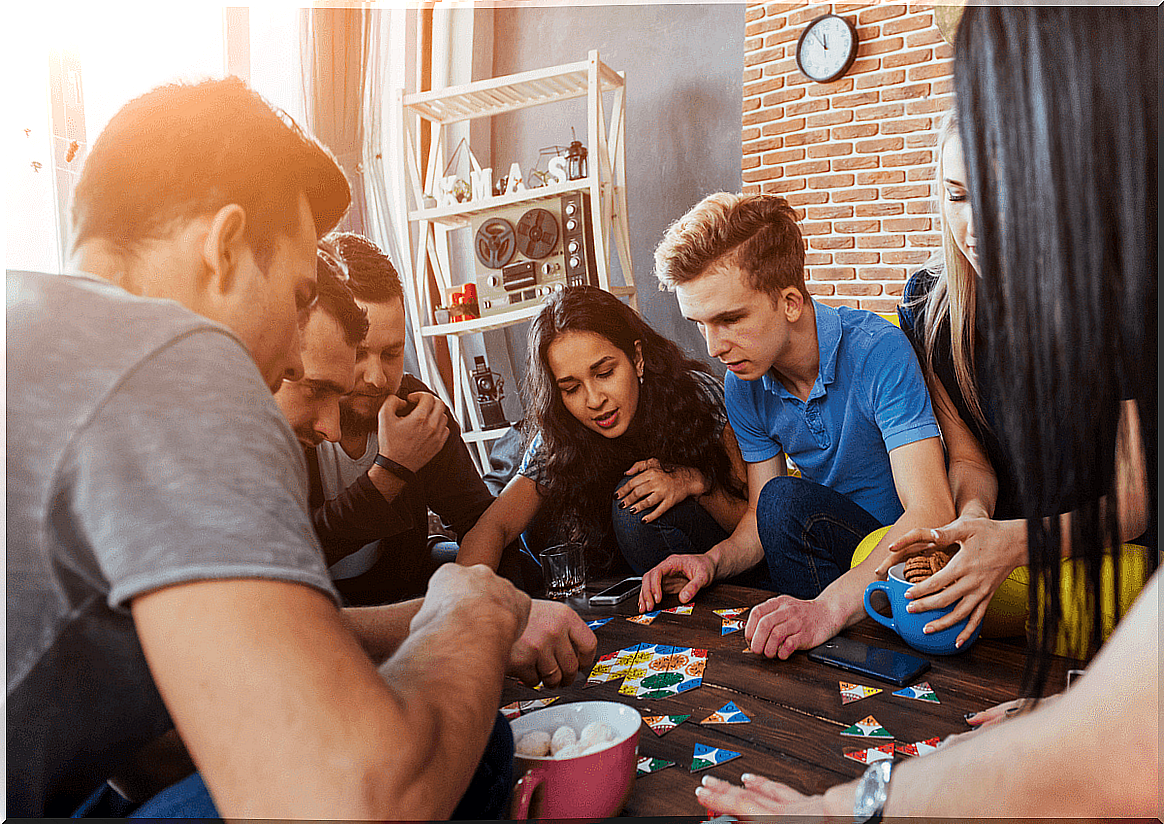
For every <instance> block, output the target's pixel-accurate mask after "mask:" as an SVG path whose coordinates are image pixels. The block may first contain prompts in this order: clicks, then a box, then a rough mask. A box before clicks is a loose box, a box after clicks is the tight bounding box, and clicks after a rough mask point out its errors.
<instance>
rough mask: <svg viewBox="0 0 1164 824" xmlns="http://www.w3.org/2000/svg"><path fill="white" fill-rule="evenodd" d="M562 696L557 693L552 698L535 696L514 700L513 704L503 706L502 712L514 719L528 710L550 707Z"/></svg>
mask: <svg viewBox="0 0 1164 824" xmlns="http://www.w3.org/2000/svg"><path fill="white" fill-rule="evenodd" d="M561 697H562V696H560V695H555V696H553V697H551V698H535V699H533V700H532V701H514V702H513V703H512V704H506V705H505V706H504V707H502V708H501V714H502V715H504V716H505V717H506V718H508V719H509V720H510V721H512V720H513V719H514V718H518V717H520V716H522V715H525V714H526V713H527V712H533V711H534V710H540V709H543V708H545V707H548V706H549V705H550V704H552V703H554V702H555V701H557V700H558V699H559V698H561Z"/></svg>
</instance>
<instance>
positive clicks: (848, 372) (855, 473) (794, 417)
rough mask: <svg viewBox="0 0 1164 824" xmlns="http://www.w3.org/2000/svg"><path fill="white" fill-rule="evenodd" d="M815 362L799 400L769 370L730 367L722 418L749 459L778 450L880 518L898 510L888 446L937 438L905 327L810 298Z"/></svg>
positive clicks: (895, 514)
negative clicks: (749, 373) (745, 375)
mask: <svg viewBox="0 0 1164 824" xmlns="http://www.w3.org/2000/svg"><path fill="white" fill-rule="evenodd" d="M813 306H814V308H815V310H816V335H817V343H818V344H819V346H820V371H819V373H818V374H817V378H816V383H814V384H813V387H812V392H810V393H809V396H808V402H807V403H805V402H804V401H801V400H800V399H799V398H797V397H796V396H795V395H793V394H792V393H791V392H789V391H788V390H787V389H785V388H784V385H783V384H781V383H780V381H779V379H778V378H777V377H776V376H775V375H774V374H773V373H772V371H771V370H769V372H768V373H767V374H765V375H764V376H763V377H762V378H760V379H759V380H756V381H744V380H740V379H739V378H737V377H736V376H735V375H733V374H732V373H731V372H728V373H727V375H726V376H725V378H724V392H725V396H726V400H727V412H728V418H729V420H730V421H731V424H732V428H733V429H734V430H735V433H736V438H737V440H738V441H739V444H740V453H741V454H742V455H743V458H744V460H745V461H747V462H748V463H759V462H761V461H766V460H768V459H769V458H774V457H776V456H777V455H779V454H780V453H781V452H784V453H785V454H787V455H788V457H790V458H791V459H792V460H793V462H794V463H795V464H796V465H797V466H798V467H799V468H800V472H801V475H802V476H803V477H805V478H807V479H809V480H811V481H815V482H816V483H818V484H821V485H822V486H827V487H829V488H830V489H833V490H836V491H837V492H840V493H841V494H842V495H844V496H846V497H847V498H849V500H851V501H853V502H854V503H856V504H858V505H859V506H861V507H863V508H864V509H865V510H866V511H867V512H868V513H869V514H870V515H872V516H873V517H875V518H877V520H879V521H880V522H881V523H882V524H883V525H886V524H892V523H893V522H895V521H896V520H897V519H898V518H900V517H901V514H902V512H904V510H903V508H902V506H901V501H899V500H898V499H897V490H896V488H895V487H894V485H893V472H892V470H891V468H890V465H889V452H890V451H892V450H894V449H896V448H897V447H899V446H905V445H906V444H910V443H913V442H915V441H920V440H924V439H925V438H937V437H939V430H938V424H937V422H936V421H935V420H934V413H933V409H932V408H931V406H930V396H929V393H928V392H927V391H926V384H925V380H924V379H923V377H922V371H921V367H920V366H919V365H918V362H917V356H916V355H915V354H914V352H913V348H912V347H911V346H910V345H909V340H908V339H907V338H906V337H905V334H904V333H903V332H902V331H901V330H900V329H898V328H897V327H896V326H894V325H893V324H891V323H890V322H889V321H887V320H885V319H884V318H882V317H879V316H878V315H875V314H874V313H872V312H868V311H865V310H863V309H851V308H849V307H845V306H842V307H840V308H833V307H831V306H826V305H824V304H823V303H817V302H816V301H813Z"/></svg>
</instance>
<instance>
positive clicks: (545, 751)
mask: <svg viewBox="0 0 1164 824" xmlns="http://www.w3.org/2000/svg"><path fill="white" fill-rule="evenodd" d="M514 751H515V752H516V753H517V754H518V755H526V756H533V757H535V758H542V757H544V756H547V755H549V754H550V734H549V733H548V732H542V731H541V730H534V731H533V732H529V733H526V734H525V735H523V736H522V737H521V738H520V739H519V740H518V742H517V744H516V745H515V746H514Z"/></svg>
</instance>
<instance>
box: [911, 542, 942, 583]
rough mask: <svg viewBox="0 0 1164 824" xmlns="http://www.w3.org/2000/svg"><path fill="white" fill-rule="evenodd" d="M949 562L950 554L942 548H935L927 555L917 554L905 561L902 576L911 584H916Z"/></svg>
mask: <svg viewBox="0 0 1164 824" xmlns="http://www.w3.org/2000/svg"><path fill="white" fill-rule="evenodd" d="M948 563H950V555H949V553H947V552H944V551H942V550H935V551H933V552H930V553H928V554H926V555H915V556H914V557H912V558H910V559H909V560H908V561H906V562H905V569H904V570H902V577H903V578H905V580H907V581H909V582H910V583H911V584H916V583H918V582H919V581H924V580H925V579H926V578H929V577H930V576H931V575H933V574H934V573H935V572H937V571H938V570H940V569H942V568H943V567H944V566H945V565H946V564H948Z"/></svg>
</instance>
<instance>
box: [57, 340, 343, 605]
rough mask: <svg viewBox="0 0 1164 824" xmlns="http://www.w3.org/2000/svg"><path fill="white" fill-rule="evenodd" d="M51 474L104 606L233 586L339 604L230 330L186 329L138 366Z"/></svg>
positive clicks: (291, 445)
mask: <svg viewBox="0 0 1164 824" xmlns="http://www.w3.org/2000/svg"><path fill="white" fill-rule="evenodd" d="M58 477H59V479H60V480H59V486H58V491H57V496H56V497H57V502H56V506H57V507H61V508H67V509H68V510H69V511H68V512H67V513H66V512H65V511H64V509H62V510H61V514H62V517H60V518H58V519H55V522H56V525H57V528H59V529H61V530H70V529H71V530H76V531H78V532H79V533H81V534H79V535H76V536H73V538H74V539H75V540H77V541H78V542H79V543H80V544H81V545H87V546H88V547H90V549H91V552H92V560H93V561H94V562H95V564H96V566H97V571H98V574H100V575H101V577H103V578H104V579H105V580H104V582H103V583H104V584H105V586H106V587H108V590H107V591H108V601H109V604H110V606H111V607H114V608H117V607H123V606H124V605H126V604H127V603H128V601H130V600H131V599H132V598H133V597H135V596H137V595H140V594H142V593H145V592H148V591H150V590H153V589H157V588H160V587H164V586H168V585H171V584H175V583H183V582H188V581H197V580H213V579H227V578H265V579H272V580H281V581H289V582H294V583H301V584H306V585H308V586H312V587H315V588H317V589H319V590H321V591H323V592H324V593H326V594H327V595H328V596H329V597H331V598H332V599H333V600H335V601H336V602H337V603H338V597H337V595H336V593H335V589H334V588H333V586H332V584H331V581H330V579H329V577H328V575H327V570H326V567H325V566H324V562H323V555H322V551H321V550H320V547H319V543H318V540H317V538H316V536H315V531H314V529H313V528H312V524H311V516H310V513H309V511H308V507H307V475H306V468H305V464H304V458H303V454H302V450H301V449H300V447H299V445H298V442H297V441H296V438H295V436H294V434H293V433H292V431H291V429H290V427H289V426H288V425H287V422H286V420H285V419H284V418H283V416H282V414H281V413H280V412H279V409H278V407H277V406H275V403H274V399H273V398H272V397H271V394H270V391H269V390H268V389H267V387H266V386H265V385H264V383H263V380H262V378H261V376H260V374H259V372H258V369H257V368H256V366H255V364H254V362H253V361H252V360H251V358H250V356H249V355H248V354H247V352H246V351H245V350H244V349H243V348H242V346H241V345H240V344H239V342H238V341H236V340H235V339H233V338H231V337H230V336H229V335H227V334H225V333H224V332H219V331H215V330H208V329H201V330H198V331H194V332H191V333H190V334H187V335H185V336H183V337H180V338H178V339H176V340H173V341H171V342H170V343H169V344H167V345H166V346H165V347H163V348H161V349H160V350H159V351H157V352H155V353H153V354H152V355H151V356H150V357H148V358H146V359H145V360H143V361H142V362H141V363H140V364H139V365H138V367H137V368H136V369H134V370H133V371H132V372H131V373H129V374H128V375H127V376H126V377H125V378H124V380H122V381H121V382H120V383H119V384H118V385H117V386H116V387H114V388H113V390H112V391H111V392H110V393H109V395H108V396H107V397H106V398H105V399H104V400H103V401H102V403H101V404H100V405H99V406H98V407H97V410H96V412H95V413H94V416H93V418H92V420H90V421H88V422H87V424H86V425H85V426H84V427H83V428H82V429H81V431H80V433H79V434H78V436H77V438H76V439H75V441H74V442H73V443H71V444H68V445H67V447H66V450H65V454H64V458H63V464H62V467H61V472H60V474H59V476H58ZM54 508H56V507H54ZM79 572H82V574H84V573H83V571H81V570H79Z"/></svg>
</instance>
